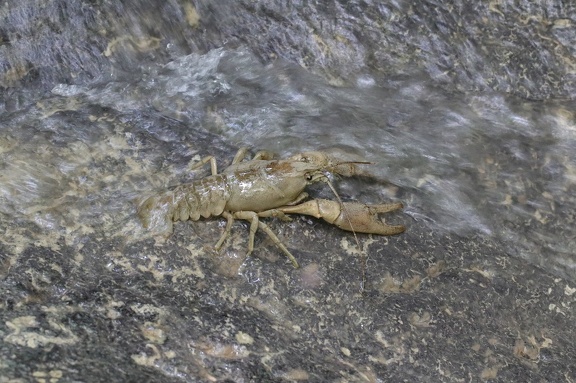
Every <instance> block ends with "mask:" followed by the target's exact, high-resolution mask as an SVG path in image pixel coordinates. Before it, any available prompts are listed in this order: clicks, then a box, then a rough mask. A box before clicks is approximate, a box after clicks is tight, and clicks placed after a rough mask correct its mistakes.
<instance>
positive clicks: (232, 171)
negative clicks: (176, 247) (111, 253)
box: [138, 149, 405, 267]
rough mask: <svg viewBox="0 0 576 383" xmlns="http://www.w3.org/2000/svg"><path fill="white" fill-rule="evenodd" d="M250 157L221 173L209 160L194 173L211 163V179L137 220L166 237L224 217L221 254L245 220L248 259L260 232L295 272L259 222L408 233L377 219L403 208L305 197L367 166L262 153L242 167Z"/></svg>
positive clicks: (316, 155) (156, 203) (148, 204)
mask: <svg viewBox="0 0 576 383" xmlns="http://www.w3.org/2000/svg"><path fill="white" fill-rule="evenodd" d="M246 152H247V151H246V149H240V150H239V151H238V153H237V154H236V156H235V157H234V160H233V161H232V164H231V165H230V166H229V167H227V168H226V169H225V170H224V171H223V172H221V173H218V171H217V168H216V160H215V159H214V157H212V156H209V157H206V158H204V159H203V160H202V161H200V162H199V164H198V165H197V166H196V167H200V166H202V165H204V164H207V163H210V165H211V170H212V175H210V176H208V177H205V178H202V179H199V180H196V181H194V182H191V183H188V184H184V185H179V186H177V187H175V188H173V189H172V190H169V191H166V192H163V193H160V194H156V195H152V196H150V197H148V198H145V199H143V200H142V201H141V202H140V203H139V205H138V216H139V217H140V220H141V221H142V224H143V225H144V227H145V228H148V229H151V230H154V231H155V232H158V233H165V234H166V233H172V224H173V222H176V221H186V220H188V219H191V220H193V221H196V220H198V219H200V217H204V218H208V217H210V216H222V217H225V218H226V219H227V224H226V229H225V230H224V233H222V236H221V237H220V239H219V240H218V242H217V243H216V249H220V247H221V246H222V244H223V243H224V241H225V240H226V238H227V236H228V235H229V234H230V230H231V227H232V223H233V222H234V220H235V219H242V220H246V221H248V222H250V234H249V237H248V255H249V254H250V253H252V251H253V250H254V235H255V233H256V231H257V230H258V229H261V230H263V231H264V232H265V233H266V234H268V236H269V237H270V238H271V239H272V241H273V242H274V243H275V244H276V245H277V246H278V247H279V248H280V249H281V250H282V251H283V252H284V254H286V256H287V257H288V258H289V259H290V260H291V261H292V264H293V265H294V267H298V262H297V261H296V258H294V256H293V255H292V254H291V253H290V251H289V250H288V249H287V248H286V247H285V246H284V245H283V244H282V242H280V240H279V239H278V237H277V236H276V235H275V234H274V233H273V232H272V230H270V228H269V227H268V225H266V224H265V223H264V222H262V221H261V220H260V218H264V217H279V218H283V219H288V217H287V216H286V214H305V215H310V216H314V217H317V218H322V219H324V220H325V221H326V222H329V223H331V224H334V225H336V226H338V227H339V228H341V229H344V230H348V231H352V232H355V233H356V232H359V233H371V234H380V235H393V234H399V233H402V232H403V231H404V230H405V228H404V226H391V225H387V224H386V223H384V222H383V221H382V220H380V219H379V218H378V214H379V213H385V212H389V211H394V210H398V209H401V208H402V207H403V206H402V204H401V203H393V204H381V205H365V204H361V203H356V202H341V201H340V198H339V197H338V201H331V200H327V199H309V198H308V193H306V192H305V191H304V189H305V188H306V186H308V185H310V184H312V183H315V182H326V183H328V184H329V185H330V187H331V188H332V185H331V184H330V182H329V180H328V176H327V175H328V173H332V174H338V175H341V176H352V175H354V174H357V166H358V165H359V164H368V162H361V161H338V160H337V159H335V158H334V157H333V156H331V155H329V154H328V153H324V152H305V153H299V154H296V155H293V156H292V157H289V158H287V159H284V160H282V159H281V160H276V159H273V156H272V155H271V154H270V153H268V152H258V153H257V154H256V155H255V156H254V158H253V159H252V160H248V161H244V157H245V155H246ZM332 189H333V188H332ZM333 190H334V189H333Z"/></svg>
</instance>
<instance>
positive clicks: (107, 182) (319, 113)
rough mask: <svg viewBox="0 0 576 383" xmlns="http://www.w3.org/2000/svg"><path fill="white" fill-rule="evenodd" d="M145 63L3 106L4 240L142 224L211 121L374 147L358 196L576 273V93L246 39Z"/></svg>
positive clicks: (301, 142)
mask: <svg viewBox="0 0 576 383" xmlns="http://www.w3.org/2000/svg"><path fill="white" fill-rule="evenodd" d="M140 69H141V71H142V74H134V75H132V76H127V75H117V76H111V77H109V79H107V80H101V81H100V82H98V83H95V84H94V85H87V86H76V85H66V84H60V85H58V86H56V87H54V88H53V89H52V90H51V92H50V95H48V96H43V97H42V98H40V99H33V100H30V99H28V100H25V101H26V102H27V103H28V104H29V106H28V107H25V108H22V107H21V108H19V109H18V110H14V111H10V110H8V109H5V112H4V113H3V114H2V115H1V116H0V132H1V134H0V159H1V162H0V163H1V172H0V213H1V220H2V221H3V222H2V226H5V227H7V228H8V229H7V232H6V235H5V236H3V237H2V240H1V241H2V242H3V244H4V246H6V247H7V248H9V249H11V251H16V252H18V251H21V250H22V248H24V247H26V246H29V245H30V244H31V241H35V240H37V239H38V238H40V237H39V236H37V235H36V233H44V234H45V233H49V235H48V236H45V235H43V236H42V237H41V238H43V239H42V241H48V242H49V243H48V244H47V245H49V246H52V247H58V246H59V245H58V243H59V238H61V237H63V238H65V241H66V243H67V244H69V245H74V246H77V247H79V248H81V247H82V244H83V241H86V240H87V238H88V236H90V235H92V234H93V233H95V232H96V233H101V234H102V235H104V236H112V235H118V234H119V233H124V234H123V235H134V230H137V229H136V228H137V226H138V223H137V221H136V220H135V219H134V210H133V200H134V198H135V197H137V196H138V195H140V194H142V193H143V192H146V191H150V190H155V189H162V188H165V187H167V186H168V185H173V184H176V183H178V182H182V181H184V180H189V179H191V178H194V175H191V173H190V172H188V171H187V169H189V166H190V164H191V163H192V162H194V161H196V160H198V159H199V152H198V150H197V149H196V148H195V146H194V144H195V142H194V140H195V139H196V138H197V137H198V133H196V132H206V133H207V134H208V136H206V137H208V138H207V139H210V138H209V137H220V138H221V140H222V142H223V143H224V144H222V143H219V141H218V142H216V141H214V145H217V147H218V149H219V150H222V149H223V148H224V147H225V144H229V145H230V147H229V148H233V147H240V146H248V147H250V148H252V149H254V150H259V149H266V150H270V151H274V152H277V153H278V154H280V155H283V156H285V155H288V154H291V153H296V152H300V151H304V150H338V151H342V152H345V153H348V154H352V155H355V156H357V157H361V158H364V159H366V160H368V161H371V162H373V163H374V165H371V166H368V167H367V168H366V172H367V176H368V177H365V178H366V179H363V180H362V181H361V182H354V181H349V182H342V185H341V187H340V190H341V192H342V193H343V195H344V196H345V197H346V198H352V199H355V200H360V201H363V202H371V203H375V202H381V201H383V202H387V201H389V200H401V201H403V202H404V203H405V205H406V209H405V212H406V214H407V215H408V216H410V217H411V219H412V224H423V225H426V226H427V227H429V229H430V230H431V231H443V232H453V233H457V234H459V235H462V236H469V237H471V238H473V237H474V236H486V237H490V238H493V239H494V240H495V241H496V243H498V244H499V245H501V246H502V247H503V248H505V249H506V251H507V252H508V253H509V254H510V255H511V256H514V257H520V258H523V259H526V260H527V261H529V262H531V263H534V264H538V265H541V266H542V267H544V268H545V269H547V270H549V271H551V272H553V273H556V274H557V275H561V276H567V277H569V278H572V279H575V278H576V264H575V261H576V249H575V241H576V240H575V236H576V234H575V231H574V230H573V227H574V219H575V212H576V205H575V202H574V201H575V199H574V191H575V189H576V157H575V156H574V152H575V151H576V117H575V114H574V113H575V112H574V110H576V109H575V108H574V106H575V105H574V102H570V101H565V100H548V101H545V102H543V101H528V100H525V99H519V98H515V97H514V96H510V95H507V94H504V93H479V92H468V93H458V94H455V93H448V92H447V91H445V90H443V89H441V88H437V87H435V86H434V82H433V81H432V80H431V79H430V78H429V77H428V76H427V75H425V74H422V73H418V72H414V73H412V74H411V75H398V76H388V75H387V76H385V75H383V74H378V73H376V72H375V73H368V72H367V73H364V74H362V75H359V76H357V77H356V78H353V79H348V80H350V82H349V83H345V84H344V83H342V82H339V81H336V80H327V79H326V78H324V77H320V76H317V75H314V74H311V73H310V72H309V71H307V70H306V69H304V68H302V67H300V66H297V65H294V64H290V63H286V62H283V61H282V60H278V61H276V62H274V63H273V64H269V65H263V64H261V62H260V61H259V60H258V59H257V58H256V57H254V56H253V55H252V54H251V53H249V51H248V50H246V49H242V48H238V49H235V50H232V49H215V50H212V51H209V52H208V53H206V54H203V55H202V54H191V55H187V56H182V57H180V58H178V59H176V60H174V61H172V62H170V63H168V64H166V65H149V66H147V67H145V68H140ZM21 104H22V103H21ZM210 134H213V135H214V136H211V135H210ZM205 151H206V152H210V148H205ZM233 155H234V149H230V153H229V158H223V159H220V160H221V162H220V163H222V164H224V163H225V161H228V160H229V159H230V158H232V156H233ZM408 225H410V222H409V223H408ZM126 227H128V228H129V229H130V230H133V231H132V232H131V231H130V230H126V229H125V228H126ZM463 256H465V254H464V255H463Z"/></svg>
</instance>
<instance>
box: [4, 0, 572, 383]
mask: <svg viewBox="0 0 576 383" xmlns="http://www.w3.org/2000/svg"><path fill="white" fill-rule="evenodd" d="M537 3H538V4H537V5H534V3H533V2H528V1H526V2H520V3H518V2H513V1H492V2H477V4H476V3H475V4H472V5H470V4H468V3H467V2H462V1H453V2H449V4H448V3H446V2H443V1H437V2H435V1H420V2H417V3H413V2H392V1H390V2H376V1H354V2H348V1H344V0H342V1H329V2H309V1H295V2H285V1H274V2H269V1H248V0H246V1H238V2H214V1H196V2H194V3H190V2H184V1H182V2H179V1H157V2H156V1H145V2H141V1H124V2H102V1H88V2H66V1H52V2H39V1H33V0H28V1H21V2H11V1H9V2H5V3H4V4H3V5H2V6H1V8H0V20H1V22H0V37H1V41H0V44H1V45H0V68H1V69H0V85H1V86H2V87H3V92H2V95H1V96H0V100H1V108H0V111H1V112H2V114H1V115H0V124H1V125H2V129H3V130H2V131H1V132H0V133H3V132H8V133H9V134H6V135H2V134H0V148H1V149H2V150H1V151H0V154H2V155H3V157H2V161H3V162H4V163H3V164H0V166H1V168H2V172H5V171H6V170H7V169H9V170H10V169H12V168H14V167H15V165H14V164H17V163H18V161H19V160H20V158H17V157H15V155H13V154H14V153H19V152H18V151H17V150H16V148H17V147H19V146H22V145H23V146H24V147H28V146H29V147H30V151H28V153H29V154H27V155H30V156H33V157H34V158H36V159H37V163H44V164H45V166H46V169H43V168H40V167H39V168H37V169H32V170H30V172H32V173H34V174H37V175H38V178H37V179H40V180H42V183H41V185H42V188H43V189H42V190H46V193H51V195H56V196H57V197H58V198H55V199H54V202H53V204H52V205H50V204H48V205H47V204H46V202H45V201H43V202H38V205H37V206H36V205H35V204H34V203H31V202H30V201H28V200H26V196H25V195H23V196H18V197H14V198H16V199H7V198H6V196H0V197H1V198H2V199H0V202H1V203H2V204H3V206H4V208H3V209H2V210H1V212H0V232H2V233H3V234H0V236H1V237H2V238H1V240H0V262H1V263H0V297H1V300H0V383H5V382H33V381H37V382H52V383H56V382H271V381H309V382H378V381H390V382H402V381H408V382H469V381H491V382H521V381H522V382H545V381H549V382H572V381H575V380H576V364H574V360H576V346H575V344H576V335H575V333H574V323H575V321H576V312H575V309H574V306H573V305H576V302H575V300H576V282H575V281H573V280H569V279H563V278H561V277H559V276H556V275H552V274H550V273H549V272H547V271H546V270H544V269H542V268H538V267H535V266H533V265H530V264H528V263H526V262H525V261H523V260H521V259H517V258H514V257H511V256H509V255H508V254H506V253H505V252H504V251H503V249H501V248H500V247H499V245H498V244H496V243H495V242H492V241H491V240H490V239H486V238H481V237H476V236H458V235H455V234H449V233H445V232H441V231H434V230H431V229H430V225H428V224H427V223H426V222H423V221H414V220H411V219H410V218H409V217H407V216H405V215H402V213H395V214H393V215H390V216H387V219H388V220H389V222H394V223H396V222H398V223H403V224H406V225H407V226H408V230H407V232H406V233H404V234H402V235H399V236H394V237H385V238H382V237H377V236H365V235H359V236H358V237H359V243H360V245H361V247H362V251H360V250H359V249H358V247H357V244H356V242H355V241H354V237H353V236H352V235H351V234H350V233H347V232H343V231H340V230H337V229H335V228H334V227H332V226H330V225H328V224H325V223H323V222H319V221H317V220H313V219H309V218H295V219H294V220H293V221H292V222H288V223H286V222H282V221H279V220H270V222H269V224H270V226H271V228H272V229H273V231H274V232H275V233H277V234H278V235H279V237H280V238H281V239H282V241H283V242H284V243H285V244H286V245H287V246H288V247H289V248H290V249H291V251H293V253H294V255H295V256H296V258H297V259H298V260H299V262H300V263H301V265H302V268H301V269H294V268H293V267H292V266H291V264H290V263H289V262H288V261H287V260H286V259H285V257H283V255H282V253H281V252H280V251H279V250H278V249H277V248H276V247H275V246H274V244H273V243H272V242H271V241H270V240H269V239H267V238H266V237H265V236H264V235H263V234H261V233H259V234H258V235H257V241H256V250H255V252H254V254H253V256H252V257H249V258H246V257H245V256H244V254H245V250H246V240H247V225H245V224H240V223H238V224H236V225H235V226H234V230H233V235H232V237H231V238H230V240H229V241H228V242H227V244H226V249H225V250H223V251H222V252H221V253H216V252H215V251H214V250H213V249H212V245H213V244H214V243H215V242H216V241H217V240H218V238H219V235H220V233H221V231H222V230H223V227H224V220H222V219H220V220H218V219H212V220H205V221H204V220H203V221H200V222H185V223H179V224H177V225H175V231H174V234H173V235H172V236H171V237H169V238H165V239H163V238H151V237H146V236H145V235H144V234H142V232H141V231H138V229H137V226H138V221H137V219H136V217H135V207H134V206H135V205H134V203H133V200H134V199H136V198H138V193H137V192H136V191H138V190H141V189H142V185H144V184H145V183H146V182H145V181H144V180H148V181H150V180H151V179H152V180H156V181H157V180H158V179H160V177H161V176H156V175H154V171H157V170H158V169H159V168H160V167H161V164H166V163H169V164H174V165H170V166H173V168H171V169H172V170H173V173H175V174H176V173H179V171H181V170H183V169H185V168H186V166H187V163H185V162H183V158H188V157H186V155H182V153H187V154H190V156H191V155H192V154H193V155H195V156H196V155H197V156H198V158H200V157H202V156H204V155H208V154H213V155H215V156H216V157H217V158H218V160H219V165H221V166H225V164H227V163H229V161H230V160H231V159H232V157H233V155H234V153H235V151H236V150H237V148H236V147H234V146H233V145H231V144H230V143H229V142H225V141H223V140H222V139H221V138H220V137H218V136H216V135H213V134H209V133H206V132H205V131H202V130H200V129H196V128H190V127H189V126H187V125H186V124H184V123H181V122H177V121H175V120H172V119H168V118H164V117H161V116H158V115H157V114H154V113H152V112H150V110H148V109H142V110H137V111H126V110H121V108H117V109H115V108H114V107H109V108H108V107H102V106H99V105H93V104H91V102H90V101H89V100H86V99H78V100H77V101H78V103H77V104H74V105H71V104H69V103H68V104H66V105H61V104H59V102H60V101H59V99H58V98H57V97H55V100H54V102H55V103H54V104H53V105H47V104H46V102H43V103H42V104H38V103H36V102H35V100H36V99H37V98H39V97H40V95H43V94H45V93H44V92H45V91H47V90H50V89H52V88H53V86H54V85H55V84H58V83H69V84H78V85H83V84H90V82H91V81H93V80H94V79H97V78H98V77H100V76H106V75H103V74H102V73H107V75H109V74H110V73H111V72H126V73H125V75H126V76H129V75H130V73H129V72H130V71H134V76H135V77H137V72H138V71H139V68H140V67H141V66H145V65H146V63H147V62H150V63H153V62H154V63H158V62H167V61H170V60H171V59H173V58H175V57H178V56H181V55H184V54H188V53H190V52H207V51H209V50H211V49H214V48H218V47H225V48H235V47H237V46H240V45H242V46H247V47H248V48H249V49H250V50H251V51H253V52H255V53H256V54H257V55H259V57H260V58H261V60H262V61H263V62H269V61H274V60H275V59H277V58H279V57H281V58H283V59H285V60H287V61H290V62H294V63H299V64H300V65H302V66H304V67H306V68H307V69H308V70H310V71H312V72H314V73H318V74H321V75H322V76H325V77H326V78H329V79H330V81H332V82H334V83H335V84H340V83H343V82H346V81H347V76H349V75H350V73H355V72H361V71H362V70H363V69H366V68H369V69H370V70H377V71H380V72H381V73H383V74H387V73H394V74H395V75H399V74H400V75H405V76H410V75H411V74H412V73H417V72H418V71H424V72H425V73H427V74H428V75H430V76H431V77H432V78H433V79H435V81H437V85H438V86H439V87H444V88H446V89H453V90H454V91H470V90H478V91H490V90H493V91H496V92H505V93H512V94H514V95H517V96H520V97H524V98H529V99H532V100H543V99H549V98H563V99H574V98H575V96H576V89H575V87H574V65H575V62H574V60H575V59H574V46H575V44H574V42H575V41H576V28H574V20H576V9H575V8H574V6H573V5H572V3H571V2H568V1H566V2H562V1H544V2H537ZM136 63H137V65H136ZM99 80H105V79H103V78H100V79H99ZM104 82H105V81H104ZM55 113H59V117H58V119H57V120H54V119H52V117H51V116H52V115H53V114H55ZM24 120H25V121H26V123H25V124H24V123H21V121H24ZM30 121H33V122H32V123H31V122H30ZM34 121H36V122H34ZM146 124H149V126H152V125H153V126H161V127H162V132H161V133H158V131H156V133H153V132H151V131H148V130H147V126H148V125H146ZM11 129H12V130H11ZM71 131H74V132H81V134H82V137H83V138H84V139H85V141H86V142H89V143H90V145H81V144H80V143H75V141H74V140H68V139H67V138H66V137H70V136H71V135H70V134H69V132H71ZM40 136H41V137H43V138H45V139H46V140H47V142H50V145H49V146H46V147H40V146H34V142H35V140H37V139H38V137H40ZM11 137H12V138H11ZM13 137H18V139H14V138H13ZM183 143H186V144H183ZM26 145H28V146H26ZM150 146H154V147H155V148H156V154H150V153H148V152H147V151H146V148H149V147H150ZM158 153H159V154H158ZM174 153H179V154H174ZM72 157H73V158H74V159H75V160H74V163H76V164H78V167H77V168H75V169H67V168H65V167H61V168H58V173H57V174H58V177H52V176H50V177H48V176H46V179H42V177H41V176H40V175H41V174H43V173H45V174H56V173H52V170H50V169H53V168H54V167H57V165H58V164H60V162H59V160H58V159H59V158H63V159H66V158H68V159H69V158H72ZM188 159H189V158H188ZM9 161H11V162H9ZM23 174H24V173H23ZM26 174H29V173H26ZM72 174H73V175H74V177H72V176H71V175H72ZM203 174H204V175H206V174H207V172H205V173H203ZM80 175H82V176H80ZM154 177H158V178H154ZM165 177H169V176H168V175H166V176H165ZM74 180H77V183H74V182H76V181H74ZM72 181H74V182H72ZM180 181H187V180H186V179H181V180H180ZM0 182H8V181H7V180H6V179H5V178H2V175H0ZM158 184H162V183H161V182H158ZM126 185H130V187H129V188H128V187H126ZM31 187H32V186H31ZM127 189H131V190H133V191H134V193H133V194H130V195H129V196H126V195H124V194H122V193H123V192H124V191H125V190H127ZM31 193H32V194H34V193H36V192H35V191H34V190H31ZM58 193H60V194H58ZM34 195H37V194H34ZM39 195H40V196H41V194H39ZM398 197H399V199H402V192H400V193H399V195H398ZM567 198H568V197H567ZM22 201H25V202H26V206H28V207H29V210H27V211H18V206H20V204H21V203H22ZM26 217H28V218H26ZM570 217H573V215H572V216H570V215H569V214H566V220H567V222H566V225H573V224H574V223H573V221H572V222H570V219H571V218H570ZM40 219H50V220H51V221H50V222H56V223H57V226H55V227H54V230H46V229H45V228H46V227H47V225H45V224H42V222H40V221H38V220H40ZM87 222H92V224H87ZM39 226H42V227H43V228H44V229H39ZM140 235H141V236H140ZM361 254H368V258H367V262H366V280H367V285H366V289H365V291H364V292H363V293H361V292H360V281H361V279H362V269H363V268H362V262H361Z"/></svg>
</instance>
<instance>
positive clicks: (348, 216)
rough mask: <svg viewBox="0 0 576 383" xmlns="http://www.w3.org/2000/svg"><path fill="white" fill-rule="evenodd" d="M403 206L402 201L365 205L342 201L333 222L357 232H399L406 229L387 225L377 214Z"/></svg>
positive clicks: (383, 233)
mask: <svg viewBox="0 0 576 383" xmlns="http://www.w3.org/2000/svg"><path fill="white" fill-rule="evenodd" d="M331 202H334V201H331ZM338 205H339V204H338ZM403 207H404V205H402V203H391V204H380V205H365V204H362V203H357V202H344V203H343V204H342V209H341V212H340V215H339V216H338V218H337V220H336V221H335V222H334V224H335V225H336V226H338V227H339V228H341V229H344V230H348V231H356V232H359V233H369V234H379V235H394V234H400V233H403V232H404V231H405V230H406V228H405V227H404V226H402V225H388V224H386V223H385V222H384V221H382V220H381V219H379V218H378V214H380V213H388V212H391V211H395V210H399V209H402V208H403Z"/></svg>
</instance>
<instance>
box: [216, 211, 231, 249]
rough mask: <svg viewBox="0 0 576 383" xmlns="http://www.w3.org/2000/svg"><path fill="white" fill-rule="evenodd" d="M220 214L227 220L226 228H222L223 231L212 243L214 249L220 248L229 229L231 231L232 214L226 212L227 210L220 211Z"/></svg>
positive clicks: (228, 233)
mask: <svg viewBox="0 0 576 383" xmlns="http://www.w3.org/2000/svg"><path fill="white" fill-rule="evenodd" d="M222 216H223V217H224V218H226V220H227V222H226V228H225V229H224V232H223V233H222V235H221V236H220V239H219V240H218V242H216V244H215V245H214V248H216V250H220V248H221V247H222V244H223V243H224V241H225V240H226V238H228V236H229V235H230V231H232V224H233V223H234V216H232V214H230V213H228V212H227V211H224V212H222Z"/></svg>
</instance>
